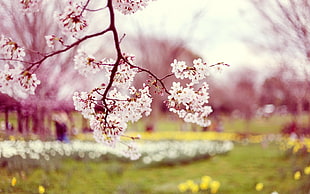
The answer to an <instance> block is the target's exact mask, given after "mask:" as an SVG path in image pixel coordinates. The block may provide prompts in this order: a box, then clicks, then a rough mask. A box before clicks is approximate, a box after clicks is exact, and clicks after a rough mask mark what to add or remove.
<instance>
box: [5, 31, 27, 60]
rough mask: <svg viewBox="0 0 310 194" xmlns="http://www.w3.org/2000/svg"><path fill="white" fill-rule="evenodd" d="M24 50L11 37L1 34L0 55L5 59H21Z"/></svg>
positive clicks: (23, 55)
mask: <svg viewBox="0 0 310 194" xmlns="http://www.w3.org/2000/svg"><path fill="white" fill-rule="evenodd" d="M25 55H26V54H25V50H24V49H23V48H22V47H20V46H19V45H18V44H17V43H16V42H14V41H13V40H12V39H11V38H7V37H4V36H3V35H1V38H0V56H1V57H3V58H5V59H14V60H22V59H23V58H24V57H25Z"/></svg>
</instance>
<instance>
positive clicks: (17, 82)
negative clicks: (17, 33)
mask: <svg viewBox="0 0 310 194" xmlns="http://www.w3.org/2000/svg"><path fill="white" fill-rule="evenodd" d="M25 55H26V54H25V51H24V49H23V48H22V47H20V46H19V45H18V44H17V43H16V42H14V41H13V40H12V39H11V38H7V37H4V36H3V35H1V38H0V57H1V58H2V59H3V61H5V63H4V64H1V65H0V92H3V93H6V94H8V95H9V96H12V97H15V98H26V97H28V95H29V94H34V91H35V89H36V87H37V86H38V85H39V84H40V80H38V79H37V77H36V75H35V74H32V73H30V72H29V71H26V70H24V66H23V64H22V63H21V61H22V60H23V59H24V57H25Z"/></svg>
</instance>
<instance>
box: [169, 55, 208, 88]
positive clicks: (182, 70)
mask: <svg viewBox="0 0 310 194" xmlns="http://www.w3.org/2000/svg"><path fill="white" fill-rule="evenodd" d="M171 67H172V73H174V75H175V77H176V78H180V79H184V78H187V79H190V80H191V83H192V84H197V83H199V81H200V80H203V79H205V78H206V77H207V76H209V74H210V71H209V66H208V65H207V63H204V62H203V61H202V59H200V58H199V59H195V60H194V61H193V66H187V65H186V63H185V61H177V60H176V59H175V60H174V62H173V63H171Z"/></svg>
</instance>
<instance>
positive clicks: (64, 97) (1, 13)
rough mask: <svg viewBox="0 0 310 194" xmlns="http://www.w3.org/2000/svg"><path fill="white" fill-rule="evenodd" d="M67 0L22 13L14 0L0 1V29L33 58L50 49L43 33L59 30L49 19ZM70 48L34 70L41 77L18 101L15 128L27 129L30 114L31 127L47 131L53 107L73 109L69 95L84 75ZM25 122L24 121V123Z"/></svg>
mask: <svg viewBox="0 0 310 194" xmlns="http://www.w3.org/2000/svg"><path fill="white" fill-rule="evenodd" d="M65 3H66V2H64V1H61V0H56V1H54V2H53V3H51V2H50V3H49V4H44V3H43V4H42V6H44V8H43V9H40V10H39V11H38V12H34V13H23V12H21V11H19V12H18V11H16V10H20V7H19V6H18V4H17V3H14V2H13V1H1V2H0V19H1V21H2V22H1V24H0V33H1V34H4V35H5V36H7V37H14V39H15V40H16V41H18V42H19V43H20V44H22V46H23V47H25V48H27V49H28V50H29V51H30V52H29V54H28V55H27V57H28V58H26V60H28V61H36V60H38V59H40V57H41V55H40V54H39V53H37V52H35V51H38V50H40V51H42V53H48V52H50V50H49V48H48V46H47V45H46V41H45V38H44V37H45V35H47V34H48V33H51V32H55V33H59V32H60V31H61V30H60V28H59V26H58V24H57V23H55V22H53V20H51V19H50V17H51V15H53V11H55V10H57V9H61V8H63V6H64V5H65ZM73 52H74V49H73V50H70V51H68V52H67V53H66V54H63V55H57V56H55V57H53V58H49V59H47V60H46V61H44V62H43V63H45V64H47V65H42V66H41V67H40V68H39V69H37V70H36V74H37V76H38V78H39V79H40V80H43V81H42V82H41V84H40V85H39V87H38V88H37V90H36V95H32V96H30V97H29V98H27V99H25V100H21V101H20V107H19V109H18V111H17V113H18V118H19V123H20V124H19V126H18V128H19V129H18V130H19V131H20V132H22V131H24V130H25V131H29V129H28V127H29V120H28V119H29V116H30V117H31V118H32V122H31V123H32V130H33V132H35V133H38V134H41V135H42V137H43V135H44V133H46V132H48V133H50V132H49V131H48V130H47V129H49V128H50V127H51V126H50V124H51V117H50V113H51V111H52V110H55V109H63V110H72V109H73V105H72V103H71V96H72V94H73V92H74V91H75V90H76V89H77V88H81V87H86V85H85V83H90V82H83V80H85V78H84V77H82V76H80V75H79V74H78V73H77V71H75V70H74V68H73V66H72V63H73V61H72V59H73ZM23 123H24V124H23Z"/></svg>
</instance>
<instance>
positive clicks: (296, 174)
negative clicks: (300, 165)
mask: <svg viewBox="0 0 310 194" xmlns="http://www.w3.org/2000/svg"><path fill="white" fill-rule="evenodd" d="M300 177H301V173H300V171H296V172H295V174H294V179H295V180H299V179H300Z"/></svg>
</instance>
